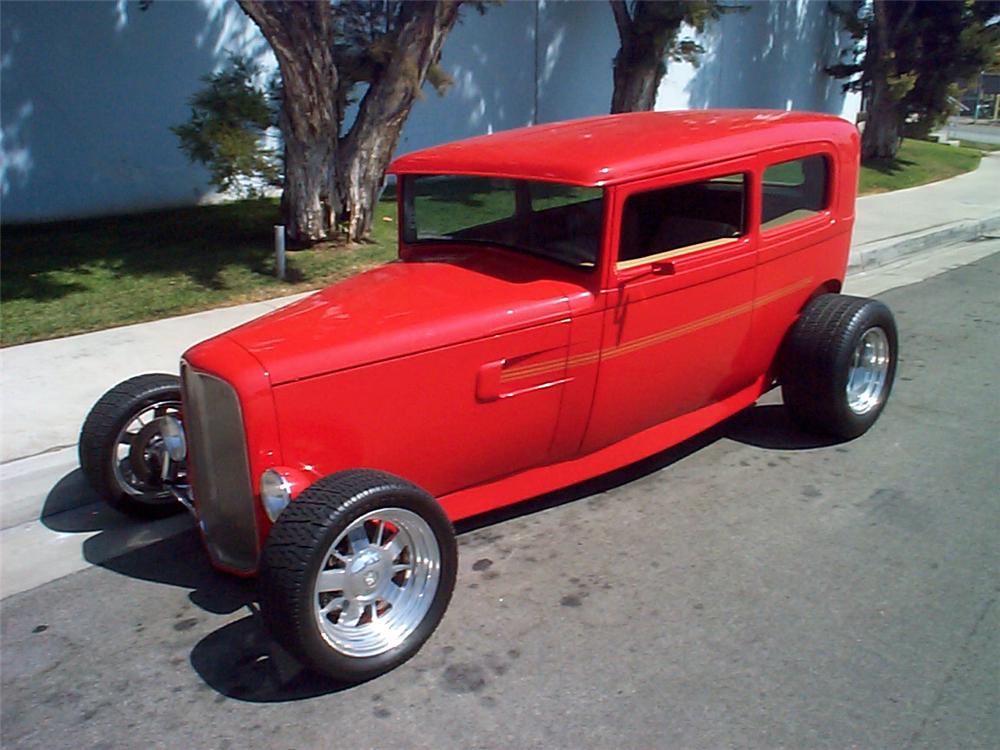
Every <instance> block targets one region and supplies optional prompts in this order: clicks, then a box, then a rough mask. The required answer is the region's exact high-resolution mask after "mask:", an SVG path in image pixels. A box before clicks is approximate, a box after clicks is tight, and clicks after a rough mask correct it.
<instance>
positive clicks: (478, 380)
mask: <svg viewBox="0 0 1000 750" xmlns="http://www.w3.org/2000/svg"><path fill="white" fill-rule="evenodd" d="M390 171H391V172H392V173H393V174H394V175H395V176H396V192H397V196H398V221H399V260H398V261H397V262H394V263H390V264H388V265H385V266H382V267H380V268H376V269H374V270H371V271H368V272H367V273H363V274H361V275H359V276H356V277H354V278H351V279H349V280H347V281H343V282H341V283H338V284H336V285H334V286H331V287H329V288H327V289H324V290H323V291H321V292H318V293H316V294H314V295H312V296H311V297H309V298H307V299H304V300H302V301H300V302H297V303H295V304H292V305H289V306H288V307H285V308H284V309H281V310H279V311H277V312H274V313H271V314H269V315H266V316H264V317H262V318H260V319H258V320H255V321H253V322H251V323H248V324H246V325H243V326H240V327H238V328H235V329H233V330H231V331H229V332H227V333H225V334H222V335H220V336H217V337H215V338H212V339H209V340H208V341H204V342H202V343H200V344H198V345H196V346H194V347H193V348H191V349H189V350H188V351H187V352H186V353H185V354H184V356H183V359H182V362H181V374H180V379H179V380H178V379H177V378H176V377H174V376H166V375H144V376H140V377H138V378H133V379H131V380H129V381H126V382H125V383H122V384H120V385H119V386H117V387H116V388H114V389H113V390H111V391H109V392H108V394H106V395H105V396H104V397H103V398H102V399H101V400H100V401H99V402H98V403H97V405H96V406H95V407H94V409H93V410H92V412H91V414H90V416H89V417H88V418H87V421H86V423H85V424H84V426H83V430H82V434H81V440H80V459H81V466H82V468H83V471H84V473H85V474H86V476H87V477H88V479H89V481H90V482H91V483H92V484H93V486H94V487H95V488H96V489H97V490H98V491H99V492H101V493H102V494H103V495H104V496H105V497H106V498H107V500H108V501H109V502H110V503H111V504H112V505H113V506H115V507H116V508H119V509H121V510H124V511H126V512H131V513H135V514H139V515H146V516H156V515H161V514H166V513H169V512H172V511H174V510H175V509H176V508H178V507H180V506H179V502H180V503H183V504H184V505H186V506H187V507H188V508H189V509H191V510H192V511H193V512H194V514H195V515H196V517H197V519H198V522H199V525H200V529H201V533H202V536H203V539H204V542H205V547H206V548H207V550H208V553H209V555H210V556H211V559H212V561H213V563H214V564H215V565H216V566H217V567H218V568H221V569H223V570H226V571H229V572H233V573H236V574H239V575H257V576H258V577H259V581H260V600H261V611H262V613H263V615H264V618H265V620H266V621H267V623H268V624H269V626H270V627H271V629H272V630H273V633H274V635H275V637H276V638H277V640H278V641H279V642H280V643H282V644H283V645H284V646H285V647H286V648H287V650H288V651H290V652H291V653H292V654H293V655H295V656H296V657H297V658H298V659H299V660H301V661H302V662H303V663H305V664H306V665H308V666H309V667H311V668H313V669H315V670H318V671H321V672H325V673H328V674H332V675H335V676H336V677H338V678H340V679H342V680H362V679H366V678H368V677H371V676H373V675H376V674H379V673H381V672H384V671H386V670H388V669H390V668H392V667H394V666H396V665H398V664H400V663H401V662H402V661H404V660H405V659H407V658H409V657H410V656H412V655H413V654H414V653H415V652H416V651H417V650H418V649H419V648H420V646H421V645H422V643H423V642H424V641H425V640H426V639H427V638H428V637H429V636H430V634H431V632H432V631H433V630H434V628H435V627H436V625H437V624H438V622H439V621H440V619H441V617H442V616H443V614H444V611H445V608H446V607H447V605H448V601H449V599H450V597H451V592H452V588H453V586H454V582H455V574H456V565H457V558H456V544H455V539H454V532H453V529H452V525H451V522H452V521H454V520H457V519H461V518H465V517H468V516H472V515H474V514H478V513H482V512H484V511H488V510H490V509H493V508H497V507H499V506H503V505H508V504H510V503H514V502H517V501H520V500H523V499H525V498H528V497H531V496H536V495H539V494H542V493H545V492H548V491H550V490H554V489H556V488H559V487H563V486H566V485H569V484H572V483H574V482H579V481H581V480H583V479H585V478H588V477H592V476H594V475H597V474H600V473H602V472H606V471H609V470H611V469H614V468H616V467H619V466H622V465H625V464H628V463H630V462H634V461H636V460H638V459H640V458H643V457H645V456H648V455H650V454H653V453H655V452H658V451H661V450H663V449H665V448H667V447H668V446H671V445H674V444H676V443H678V442H680V441H682V440H685V439H687V438H689V437H691V436H692V435H694V434H696V433H698V432H700V431H702V430H705V429H706V428H708V427H710V426H711V425H714V424H716V423H718V422H719V421H721V420H723V419H725V418H726V417H729V416H730V415H732V414H734V413H736V412H737V411H739V410H741V409H744V408H746V407H747V406H749V405H751V404H753V403H754V401H755V400H756V399H757V398H758V397H759V396H760V395H761V394H763V393H764V392H766V391H767V390H769V389H770V388H772V387H774V386H775V385H776V384H778V383H780V384H781V386H782V389H783V395H784V401H785V404H786V405H787V407H788V408H789V409H790V410H791V414H792V415H793V416H794V418H795V419H796V420H797V421H798V422H799V423H800V424H802V425H804V426H806V427H808V428H810V429H813V430H818V431H824V432H827V433H832V434H834V435H838V436H841V437H844V438H850V437H854V436H857V435H860V434H861V433H863V432H864V431H865V430H866V429H868V427H870V426H871V424H872V423H873V422H874V421H875V419H876V418H877V417H878V415H879V413H880V411H881V410H882V408H883V406H884V405H885V401H886V398H887V397H888V395H889V391H890V388H891V386H892V381H893V375H894V371H895V364H896V346H897V344H896V329H895V324H894V322H893V317H892V314H891V313H890V312H889V310H888V309H887V308H886V307H885V306H884V305H882V304H881V303H879V302H876V301H873V300H866V299H859V298H855V297H848V296H842V295H841V294H840V289H841V285H842V283H843V280H844V272H845V268H846V264H847V256H848V249H849V245H850V238H851V228H852V224H853V219H854V200H855V186H856V184H857V179H858V134H857V132H856V130H855V128H854V127H853V126H852V125H850V124H849V123H847V122H845V121H844V120H841V119H838V118H835V117H830V116H825V115H816V114H806V113H793V112H769V111H698V112H662V113H641V114H627V115H616V116H610V117H596V118H590V119H584V120H576V121H571V122H564V123H557V124H552V125H543V126H537V127H532V128H525V129H520V130H512V131H508V132H504V133H499V134H496V135H489V136H484V137H480V138H473V139H470V140H466V141H461V142H457V143H451V144H447V145H443V146H439V147H436V148H431V149H427V150H424V151H419V152H415V153H411V154H407V155H406V156H403V157H401V158H399V159H397V160H396V161H395V162H394V163H393V164H392V166H391V167H390ZM178 501H179V502H178Z"/></svg>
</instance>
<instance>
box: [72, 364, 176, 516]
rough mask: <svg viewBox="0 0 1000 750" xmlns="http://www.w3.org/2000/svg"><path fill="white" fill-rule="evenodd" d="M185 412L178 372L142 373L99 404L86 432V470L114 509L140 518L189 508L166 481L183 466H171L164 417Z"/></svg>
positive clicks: (83, 448) (83, 462)
mask: <svg viewBox="0 0 1000 750" xmlns="http://www.w3.org/2000/svg"><path fill="white" fill-rule="evenodd" d="M180 413H181V386H180V379H179V378H178V377H177V376H176V375H165V374H150V375H139V376H138V377H135V378H131V379H129V380H126V381H124V382H122V383H119V384H118V385H116V386H115V387H114V388H112V389H111V390H110V391H108V392H107V393H105V394H104V395H103V396H102V397H101V398H100V400H99V401H98V402H97V403H96V404H94V408H93V409H91V410H90V413H89V414H88V415H87V419H86V420H85V421H84V423H83V428H82V429H81V430H80V445H79V455H80V468H81V469H82V470H83V475H84V476H85V477H86V478H87V481H88V482H89V484H90V486H91V487H93V488H94V491H95V492H97V494H98V495H100V496H101V497H102V498H103V499H104V500H105V501H107V503H108V504H109V505H110V506H111V507H113V508H115V509H116V510H119V511H121V512H123V513H127V514H129V515H132V516H137V517H139V518H163V517H165V516H169V515H172V514H174V513H178V512H180V511H181V510H183V509H184V506H183V505H181V504H180V503H179V502H178V501H177V500H176V499H175V498H174V495H173V494H172V493H171V492H170V491H169V489H168V488H167V486H166V484H165V483H164V473H165V472H166V473H167V474H168V476H169V477H170V478H173V479H176V478H177V477H176V472H177V470H178V468H180V467H177V466H173V467H171V466H170V465H169V458H168V457H167V452H166V447H165V445H164V442H163V436H162V432H161V429H162V427H163V423H164V421H165V420H166V419H179V418H180ZM165 462H167V464H168V465H167V466H166V467H165V466H164V464H165Z"/></svg>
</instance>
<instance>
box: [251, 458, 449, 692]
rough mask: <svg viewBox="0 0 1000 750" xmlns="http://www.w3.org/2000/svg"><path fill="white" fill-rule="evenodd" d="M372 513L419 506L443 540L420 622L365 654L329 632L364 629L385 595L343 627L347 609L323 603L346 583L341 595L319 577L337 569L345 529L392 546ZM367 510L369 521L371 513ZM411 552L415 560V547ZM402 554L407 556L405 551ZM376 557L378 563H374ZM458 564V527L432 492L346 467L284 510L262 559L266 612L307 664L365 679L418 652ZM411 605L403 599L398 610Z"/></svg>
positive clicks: (345, 679)
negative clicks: (321, 589)
mask: <svg viewBox="0 0 1000 750" xmlns="http://www.w3.org/2000/svg"><path fill="white" fill-rule="evenodd" d="M373 513H375V514H376V516H377V514H378V513H385V514H389V513H412V514H416V516H418V517H419V518H420V519H422V523H423V524H425V525H426V527H427V529H429V530H430V532H432V535H433V539H434V542H435V543H436V546H437V553H438V554H437V558H438V566H437V571H438V575H437V580H436V589H435V590H434V593H433V595H432V596H431V597H430V604H429V606H428V608H427V609H426V611H425V612H424V614H423V615H422V616H421V619H419V621H418V623H419V624H416V623H414V627H413V629H412V630H408V631H407V630H404V632H406V633H407V634H406V635H405V637H404V638H403V640H402V642H400V643H398V644H395V645H389V644H386V648H385V650H383V651H381V652H379V653H372V654H371V655H358V654H354V653H350V652H349V649H347V648H345V647H342V646H339V645H338V644H337V643H335V642H334V640H333V639H334V638H335V636H331V635H330V632H331V630H336V629H337V628H345V629H349V628H356V629H358V630H356V631H355V632H358V633H360V632H361V631H360V628H362V627H364V626H365V624H366V623H365V622H364V618H365V617H368V618H369V621H368V622H369V623H370V622H371V619H373V618H374V617H375V615H376V614H378V612H379V608H380V607H381V606H383V604H384V603H383V602H382V600H381V599H377V597H378V596H381V594H376V593H374V592H373V593H372V594H371V596H373V597H376V600H377V601H375V600H373V601H372V602H371V603H370V604H368V605H366V606H365V607H364V608H362V610H361V611H362V612H363V614H362V615H361V619H360V620H357V621H356V622H355V623H353V624H348V625H343V626H342V625H340V624H339V618H340V617H343V616H344V613H345V612H347V611H348V610H346V609H344V610H343V611H338V610H337V609H334V611H333V613H332V614H327V615H323V614H322V613H321V611H320V608H321V602H323V601H324V600H323V599H322V597H324V596H328V597H329V598H328V599H326V602H327V606H331V604H330V603H331V602H332V600H334V599H337V600H340V601H345V602H346V601H347V597H348V591H347V589H346V588H345V589H334V590H337V591H340V592H341V595H340V596H339V597H338V596H335V595H333V594H324V593H317V591H316V583H317V579H318V576H319V574H320V572H321V571H324V572H330V571H331V569H333V568H335V567H336V566H337V565H338V563H337V562H336V560H335V559H334V555H333V554H332V553H333V545H334V543H336V542H338V540H342V539H343V536H344V534H345V533H350V532H348V530H349V529H353V530H355V531H356V530H357V528H362V529H364V530H365V534H366V537H365V539H366V541H365V544H366V545H367V544H370V543H372V542H376V543H375V544H372V546H371V547H370V549H371V550H373V551H375V550H379V551H381V550H383V549H385V548H384V547H382V546H379V545H378V543H377V542H379V541H381V537H379V538H378V540H375V539H372V538H371V537H372V535H375V534H376V533H377V532H376V531H375V530H370V528H371V526H370V525H374V527H375V529H377V528H378V524H379V523H383V524H384V522H382V521H380V520H377V518H376V519H372V518H371V514H373ZM366 517H368V518H369V520H367V521H366V520H364V519H365V518H366ZM359 522H360V525H359ZM401 528H405V526H403V527H401ZM425 536H426V535H425ZM404 541H405V540H404ZM349 543H350V545H351V546H349V547H347V551H348V554H350V555H352V557H351V558H350V559H351V566H350V567H349V566H348V564H347V562H344V563H339V564H341V565H343V568H342V569H343V571H344V573H346V572H347V571H348V570H353V569H354V561H356V560H358V559H359V554H358V552H357V549H356V548H354V547H353V544H354V542H353V540H350V542H349ZM411 546H413V545H412V544H411ZM409 554H410V555H411V559H412V557H413V552H412V551H411V552H410V553H409ZM431 557H432V555H431ZM341 559H343V558H341ZM388 559H389V564H390V567H393V563H394V562H395V561H396V559H397V558H396V557H395V556H392V555H389V557H388ZM398 559H399V560H402V559H403V558H402V556H399V558H398ZM376 564H378V563H375V562H372V565H373V566H374V565H376ZM413 567H414V570H413V572H410V573H404V574H401V575H403V576H404V578H403V579H402V585H401V586H400V589H401V590H402V589H404V588H405V587H406V586H409V585H411V583H414V584H417V585H419V584H420V581H419V580H418V576H417V574H416V569H417V567H418V566H413ZM457 569H458V551H457V547H456V543H455V532H454V529H453V528H452V525H451V521H449V520H448V517H447V516H446V515H445V513H444V511H443V510H442V508H441V506H440V505H438V503H437V501H436V500H435V499H434V498H433V497H431V496H430V495H429V494H427V493H426V492H424V491H423V490H422V489H420V488H419V487H417V486H416V485H413V484H411V483H410V482H407V481H406V480H403V479H400V478H399V477H395V476H392V475H391V474H386V473H383V472H380V471H373V470H369V469H358V470H352V471H345V472H341V473H338V474H333V475H331V476H328V477H325V478H323V479H321V480H319V481H318V482H316V483H315V484H314V485H312V486H311V487H309V488H307V489H306V490H305V491H304V492H303V493H302V494H301V495H300V496H299V497H298V498H297V499H296V500H294V501H293V502H292V503H291V504H290V505H289V506H288V507H287V508H286V509H285V510H284V511H283V512H282V514H281V515H280V516H279V517H278V520H277V522H276V523H275V525H274V527H273V528H272V529H271V533H270V534H269V536H268V538H267V542H266V543H265V545H264V552H263V555H262V560H261V565H260V571H259V591H260V605H261V613H262V615H263V617H264V621H265V622H266V623H267V625H268V627H269V629H270V631H271V633H272V634H273V635H274V637H275V639H276V640H277V641H278V642H279V643H280V644H281V645H282V646H284V647H285V649H286V650H287V651H288V652H289V653H291V654H292V655H293V656H294V657H295V658H296V659H298V661H299V662H301V663H302V664H303V666H305V667H307V668H308V669H311V670H313V671H315V672H319V673H321V674H324V675H326V676H328V677H332V678H333V679H334V680H336V681H338V682H340V683H343V684H354V683H358V682H363V681H365V680H369V679H371V678H373V677H376V676H378V675H380V674H382V673H384V672H387V671H389V670H391V669H394V668H395V667H397V666H399V665H400V664H402V663H403V662H405V661H406V660H407V659H409V658H410V657H412V656H413V655H414V654H416V653H417V651H418V650H419V649H420V647H421V646H422V645H423V644H424V642H425V641H426V640H427V639H428V638H429V637H430V635H431V633H433V632H434V629H435V628H436V627H437V625H438V623H439V622H440V621H441V618H442V617H443V616H444V612H445V610H446V609H447V607H448V602H449V601H450V600H451V594H452V591H453V590H454V587H455V575H456V572H457ZM364 570H365V568H360V570H358V572H356V573H354V575H355V576H361V575H362V573H363V571H364ZM344 580H345V581H346V580H347V579H346V577H345V578H344ZM390 580H391V582H392V585H397V584H396V579H395V578H393V579H389V578H384V579H380V583H379V584H375V583H372V582H370V581H369V582H368V585H370V586H375V585H379V586H383V587H389V584H390ZM382 581H384V582H382ZM345 585H346V584H345ZM408 596H411V597H412V594H408ZM410 601H414V599H412V598H411V600H410ZM358 606H359V607H361V606H362V605H358ZM369 607H370V608H372V609H373V610H374V611H372V609H369ZM405 611H406V609H405V607H403V606H402V605H401V606H400V610H399V612H400V613H403V612H405ZM418 611H419V610H418ZM391 612H392V607H391V606H388V607H386V610H385V612H382V614H379V615H378V617H379V618H385V617H387V615H391ZM322 617H326V618H327V619H326V622H324V625H323V626H321V624H320V623H321V618H322ZM374 648H376V649H377V648H378V646H375V647H374Z"/></svg>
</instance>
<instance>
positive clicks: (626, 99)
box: [610, 0, 684, 114]
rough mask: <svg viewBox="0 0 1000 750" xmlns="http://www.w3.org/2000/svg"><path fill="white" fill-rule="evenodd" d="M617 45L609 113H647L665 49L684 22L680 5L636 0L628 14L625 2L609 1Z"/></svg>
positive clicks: (661, 72)
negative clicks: (615, 29) (613, 17)
mask: <svg viewBox="0 0 1000 750" xmlns="http://www.w3.org/2000/svg"><path fill="white" fill-rule="evenodd" d="M610 3H611V10H612V12H613V13H614V16H615V24H616V25H617V27H618V39H619V42H620V46H619V47H618V54H616V55H615V59H614V68H613V72H614V83H615V89H614V93H613V94H612V95H611V113H612V114H615V113H618V112H647V111H649V110H651V109H653V107H654V106H655V105H656V92H657V91H658V90H659V88H660V81H662V80H663V76H664V75H665V74H666V72H667V67H666V64H665V62H664V58H665V57H666V54H667V50H668V49H670V47H671V46H672V45H673V43H674V40H675V39H676V38H677V32H678V31H679V30H680V27H681V23H682V21H683V19H684V14H683V4H682V3H668V2H660V1H657V2H650V1H649V0H636V2H635V4H634V5H633V9H632V13H631V14H630V13H629V10H628V6H627V4H626V2H625V0H610Z"/></svg>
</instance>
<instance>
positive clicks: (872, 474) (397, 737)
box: [0, 240, 1000, 750]
mask: <svg viewBox="0 0 1000 750" xmlns="http://www.w3.org/2000/svg"><path fill="white" fill-rule="evenodd" d="M992 242H994V243H995V244H996V245H997V248H996V254H994V255H991V256H989V257H987V258H985V259H984V260H981V261H979V262H976V263H974V264H972V265H968V266H965V267H963V268H959V269H957V270H953V271H950V272H948V273H946V274H944V275H941V276H937V277H935V278H932V279H930V280H927V281H925V282H922V283H919V284H915V285H913V286H909V287H904V288H900V289H896V290H893V291H890V292H888V293H885V294H884V295H881V297H882V299H884V300H886V301H887V302H888V303H889V304H890V305H891V306H892V307H893V308H894V310H895V312H896V314H897V317H898V320H899V325H900V329H901V332H902V333H901V335H902V356H901V362H900V369H899V374H898V379H897V382H896V388H895V391H894V393H893V395H892V398H891V400H890V402H889V405H888V408H887V409H886V411H885V413H884V414H883V417H882V419H881V420H880V421H879V423H878V424H877V425H876V426H875V428H874V429H873V430H872V431H871V432H869V433H868V434H867V435H865V436H864V437H862V438H860V439H857V440H854V441H851V442H848V443H843V444H829V443H826V442H825V441H823V440H817V439H815V438H814V437H812V436H809V435H806V434H802V433H799V432H797V431H795V430H794V429H792V428H791V426H790V425H789V424H788V423H787V422H786V420H785V418H784V415H783V413H782V410H781V409H780V408H779V407H778V406H777V405H776V399H775V398H772V397H769V398H768V399H766V400H765V402H764V403H763V404H762V405H758V406H756V407H754V408H752V409H750V410H748V411H746V412H744V413H742V414H740V415H738V416H737V417H735V418H733V419H732V420H730V421H728V422H727V423H725V424H723V425H722V426H720V427H719V428H717V429H715V430H713V431H712V432H710V433H708V434H706V435H704V436H702V437H700V438H698V439H696V440H694V441H691V442H689V443H686V444H684V445H683V446H681V447H680V448H678V449H674V450H671V451H668V452H666V453H664V454H661V455H659V456H657V457H654V458H653V459H651V460H649V461H645V462H643V463H641V464H639V465H637V466H633V467H630V468H628V469H626V470H623V471H620V472H617V473H615V474H612V475H609V476H606V477H603V478H601V479H599V480H597V481H594V482H590V483H587V484H586V485H583V486H579V487H576V488H573V489H571V490H569V491H565V492H562V493H557V494H556V495H553V496H549V497H547V498H543V499H542V500H541V501H538V502H534V503H532V504H530V505H528V506H522V507H520V508H519V509H518V511H519V514H518V515H513V516H510V517H507V518H502V517H499V516H495V517H493V518H492V519H489V521H490V522H489V523H484V524H482V525H480V526H479V527H478V528H473V529H466V530H465V532H464V533H463V534H462V536H461V547H460V553H461V568H460V573H459V579H458V587H457V590H456V593H455V597H454V599H453V600H452V604H451V607H450V609H449V612H448V614H447V615H446V617H445V619H444V622H443V623H442V626H441V627H440V629H439V630H438V632H437V633H436V634H435V635H434V637H432V639H431V640H430V641H429V642H428V644H427V645H426V646H425V647H424V649H423V651H422V652H421V653H420V654H418V656H417V657H416V658H414V659H413V660H412V661H410V662H409V663H407V664H406V665H404V666H403V667H402V668H400V669H398V670H396V671H395V672H393V673H390V674H388V675H386V676H384V677H382V678H379V679H377V680H374V681H372V682H370V683H367V684H365V685H361V686H359V687H355V688H352V689H348V690H341V691H338V690H336V689H335V688H333V687H332V686H330V685H328V684H325V683H324V682H322V681H319V680H317V679H314V678H312V677H310V676H308V675H306V674H302V673H298V672H297V671H296V670H295V669H294V667H293V666H292V665H290V664H288V663H286V662H284V661H283V660H281V659H280V658H278V659H276V658H273V657H272V655H271V653H272V651H271V647H270V643H269V641H268V638H267V636H266V635H265V633H264V631H263V629H262V627H261V625H260V624H259V622H258V618H257V616H256V615H255V614H254V612H253V599H254V589H253V584H252V583H250V582H246V581H238V580H234V579H230V578H227V577H225V576H222V575H220V574H216V573H214V572H213V571H212V570H211V568H210V567H209V566H208V564H207V562H206V559H205V556H204V554H203V553H202V552H201V550H200V548H199V545H198V540H197V538H196V537H195V535H194V533H193V532H189V533H186V534H183V535H181V536H178V537H174V538H172V539H168V540H166V541H163V542H160V543H157V544H154V545H152V546H147V547H144V548H142V549H139V550H137V551H135V552H132V553H129V554H127V555H125V556H122V557H118V558H116V559H113V560H111V561H109V562H105V563H103V564H102V565H101V566H100V567H93V568H90V569H88V570H85V571H82V572H80V573H76V574H74V575H71V576H68V577H65V578H61V579H59V580H57V581H54V582H52V583H49V584H46V585H44V586H41V587H39V588H36V589H34V590H32V591H28V592H26V593H23V594H18V595H15V596H12V597H9V598H7V599H5V600H4V602H3V609H2V638H3V649H2V655H0V671H2V690H3V693H2V735H0V741H2V744H3V746H4V747H5V748H8V747H9V748H45V749H46V750H51V749H52V748H61V747H74V748H134V747H143V746H150V747H165V748H199V749H201V748H226V747H241V748H254V747H262V748H319V747H323V748H327V747H330V748H333V747H336V748H341V747H344V748H366V747H373V748H374V747H377V748H389V747H396V748H421V747H427V748H452V747H456V748H459V747H460V748H480V747H482V748H505V749H507V748H512V747H553V748H608V747H613V748H712V749H715V748H729V747H734V748H736V747H738V748H855V747H856V748H929V749H931V748H933V749H935V750H939V749H943V748H964V749H968V748H996V747H997V745H998V743H1000V641H998V637H1000V636H998V634H1000V607H998V598H1000V544H998V539H1000V462H998V455H1000V437H998V432H997V425H998V424H1000V398H998V390H1000V381H998V378H1000V241H997V240H992ZM67 530H69V529H67ZM100 543H101V539H100V535H98V536H96V537H94V538H93V539H91V540H88V543H87V544H90V545H93V546H94V549H96V548H97V547H99V546H100ZM84 552H85V554H86V553H87V549H85V550H84Z"/></svg>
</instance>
